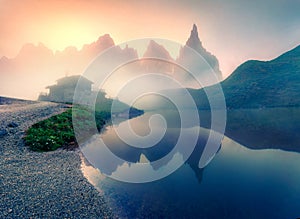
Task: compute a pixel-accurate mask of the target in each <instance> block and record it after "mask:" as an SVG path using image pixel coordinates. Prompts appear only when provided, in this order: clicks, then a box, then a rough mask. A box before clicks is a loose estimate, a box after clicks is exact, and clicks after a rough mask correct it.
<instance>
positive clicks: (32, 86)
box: [0, 25, 221, 99]
mask: <svg viewBox="0 0 300 219" xmlns="http://www.w3.org/2000/svg"><path fill="white" fill-rule="evenodd" d="M114 45H115V43H114V41H113V39H112V38H111V37H110V35H108V34H106V35H103V36H101V37H99V38H98V40H97V41H95V42H92V43H91V44H86V45H84V46H83V47H82V48H81V49H77V48H76V47H73V46H69V47H67V48H65V49H64V50H63V51H56V52H53V51H52V50H50V49H49V48H47V47H46V46H45V45H43V44H42V43H40V44H38V45H34V44H25V45H24V46H23V47H22V48H21V50H20V52H19V53H18V55H17V56H16V57H14V58H7V57H5V56H4V57H2V58H0V76H1V81H0V94H1V95H3V96H10V97H19V98H23V99H36V98H37V97H38V95H39V92H42V91H45V87H46V86H47V85H49V84H54V83H55V81H56V79H57V78H62V77H64V76H70V75H81V74H82V73H83V72H84V71H85V70H86V68H87V67H88V65H89V64H90V63H91V62H92V61H93V60H94V59H95V58H96V57H97V55H98V54H100V53H101V52H103V51H104V50H106V49H108V48H111V47H113V46H114ZM188 47H189V48H191V49H193V51H196V52H198V53H199V54H200V55H201V56H202V57H203V58H205V60H206V62H207V63H209V65H210V67H211V68H212V69H214V71H215V72H216V74H217V77H220V78H221V73H220V71H219V67H218V61H217V59H216V58H215V57H214V56H213V55H211V54H210V53H209V52H207V51H206V50H205V49H204V48H203V46H202V43H201V41H200V39H199V36H198V31H197V27H196V25H194V26H193V30H192V31H191V35H190V37H189V39H188V40H187V43H186V45H185V46H183V47H182V48H181V50H180V53H179V56H178V58H177V59H176V61H178V62H180V63H181V64H183V65H187V66H189V67H191V68H192V69H194V70H195V72H196V74H199V75H201V74H206V72H205V71H203V69H202V67H203V66H201V65H199V62H198V61H199V60H193V59H190V58H191V57H190V56H189V54H188V50H189V49H187V48H188ZM191 49H190V50H191ZM201 56H199V57H200V59H201ZM149 57H150V58H151V57H153V58H157V59H156V60H155V59H152V60H150V59H149ZM158 59H163V60H166V62H165V61H162V60H158ZM122 60H124V61H125V60H126V61H128V60H138V61H137V62H136V63H134V64H128V63H124V66H122V67H121V69H120V70H117V71H119V73H120V74H119V75H117V76H116V77H114V78H113V79H114V81H113V82H112V83H107V87H105V89H107V91H108V94H109V95H114V92H115V91H114V90H113V89H116V88H118V87H120V86H121V85H122V84H121V82H122V81H125V82H126V80H128V77H127V76H128V75H133V74H141V73H161V74H167V75H168V76H170V77H173V78H175V79H176V80H178V81H179V82H180V83H181V85H182V86H183V87H190V88H200V87H201V86H200V85H199V84H197V83H196V84H195V83H192V81H193V80H194V79H193V77H191V76H190V75H189V73H187V72H186V71H183V70H182V69H180V68H177V67H176V65H174V64H172V62H174V59H173V58H172V57H171V55H170V54H169V52H168V50H167V49H166V48H165V47H164V46H163V45H160V44H158V43H157V42H155V41H153V40H151V41H150V42H149V45H148V47H147V49H146V51H145V53H144V55H143V57H139V56H138V53H137V51H136V49H135V48H129V47H128V46H126V47H125V48H123V47H122V48H121V47H119V46H117V47H115V48H114V49H112V50H111V51H110V52H109V57H107V64H108V65H109V64H111V63H114V62H118V61H119V62H120V61H122ZM168 61H169V62H168ZM200 62H201V61H200ZM206 62H203V61H202V64H203V63H204V64H205V63H206ZM126 64H128V65H126ZM206 65H207V64H206ZM207 66H208V65H207ZM207 66H206V68H207ZM205 70H206V69H205ZM95 72H98V71H97V69H95ZM203 72H204V73H203ZM99 74H100V73H99ZM209 77H211V75H209V74H207V78H209ZM89 79H90V80H92V81H93V80H94V78H89ZM153 80H154V84H157V80H156V79H153ZM208 81H209V80H208ZM212 81H213V82H211V81H210V82H208V83H206V84H205V85H211V84H213V83H214V82H215V81H214V80H212ZM146 83H148V84H149V83H152V82H149V81H148V82H146ZM159 83H160V84H165V81H164V80H161V81H160V82H159ZM159 83H158V84H159ZM141 86H143V85H141ZM109 88H112V90H109ZM163 88H166V89H167V88H168V86H164V87H163Z"/></svg>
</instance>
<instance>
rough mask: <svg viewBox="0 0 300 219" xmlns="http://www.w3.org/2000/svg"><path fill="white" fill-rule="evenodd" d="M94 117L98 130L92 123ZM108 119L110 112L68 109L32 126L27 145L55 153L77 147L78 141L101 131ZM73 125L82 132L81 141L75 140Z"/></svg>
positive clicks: (79, 108) (77, 108)
mask: <svg viewBox="0 0 300 219" xmlns="http://www.w3.org/2000/svg"><path fill="white" fill-rule="evenodd" d="M72 113H73V117H74V118H76V119H75V120H74V121H75V123H74V124H73V122H72ZM93 117H94V118H95V121H96V127H97V129H95V125H94V124H93V122H91V121H93V120H92V118H93ZM108 119H110V113H109V112H104V111H102V112H99V111H97V112H96V113H94V112H92V111H91V110H89V109H88V108H83V107H75V108H73V110H72V109H68V110H67V111H65V112H63V113H61V114H59V115H55V116H52V117H50V118H48V119H46V120H43V121H40V122H38V123H36V124H34V125H33V126H31V127H30V128H29V129H28V130H27V132H26V136H25V138H24V140H25V144H26V145H27V146H29V147H30V149H32V150H34V151H41V152H42V151H53V150H56V149H57V148H59V147H62V146H67V145H70V144H73V145H74V144H76V145H77V141H76V140H79V141H83V140H85V139H87V138H89V137H91V135H93V134H95V133H96V132H97V131H100V130H101V128H102V127H103V126H104V124H105V123H106V121H107V120H108ZM73 125H74V126H76V130H81V132H80V139H76V138H75V132H74V128H73Z"/></svg>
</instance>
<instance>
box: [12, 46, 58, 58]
mask: <svg viewBox="0 0 300 219" xmlns="http://www.w3.org/2000/svg"><path fill="white" fill-rule="evenodd" d="M29 56H36V57H41V56H53V51H52V50H50V49H49V48H47V47H46V46H45V45H44V44H43V43H39V44H38V45H37V46H36V45H34V44H32V43H27V44H25V45H24V46H23V47H22V48H21V50H20V52H19V54H18V55H17V57H19V58H20V57H21V58H27V57H29Z"/></svg>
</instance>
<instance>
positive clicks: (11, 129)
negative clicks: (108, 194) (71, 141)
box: [0, 97, 114, 218]
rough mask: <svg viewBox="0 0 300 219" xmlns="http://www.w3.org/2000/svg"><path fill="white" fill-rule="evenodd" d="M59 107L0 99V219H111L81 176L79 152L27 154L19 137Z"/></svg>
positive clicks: (108, 212)
mask: <svg viewBox="0 0 300 219" xmlns="http://www.w3.org/2000/svg"><path fill="white" fill-rule="evenodd" d="M64 110H66V107H65V106H64V105H61V104H55V103H48V102H34V101H23V100H14V99H9V98H3V97H2V98H0V218H113V217H114V216H113V214H112V211H111V209H110V208H109V206H108V205H107V203H106V201H105V197H103V195H101V194H100V193H99V192H98V191H97V190H96V189H95V188H94V187H93V186H92V185H91V184H90V183H89V182H88V181H87V179H86V178H85V177H84V176H83V173H82V171H81V158H80V151H78V150H72V151H69V150H64V149H58V150H56V151H53V152H44V153H40V152H33V151H31V150H29V148H28V147H26V146H25V144H24V141H23V137H24V134H25V131H26V130H27V129H28V128H29V127H30V126H31V125H33V124H34V123H36V122H38V121H41V120H44V119H46V118H48V117H50V116H53V115H55V114H58V113H61V112H63V111H64Z"/></svg>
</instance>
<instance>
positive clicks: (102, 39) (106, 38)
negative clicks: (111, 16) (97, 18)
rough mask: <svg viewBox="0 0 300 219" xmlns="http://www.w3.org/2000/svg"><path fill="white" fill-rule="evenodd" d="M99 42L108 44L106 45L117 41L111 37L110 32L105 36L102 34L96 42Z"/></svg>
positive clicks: (112, 44)
mask: <svg viewBox="0 0 300 219" xmlns="http://www.w3.org/2000/svg"><path fill="white" fill-rule="evenodd" d="M96 43H97V44H101V45H106V46H114V45H115V42H114V40H113V39H112V38H111V36H110V35H109V34H105V35H103V36H100V37H99V38H98V40H97V42H96Z"/></svg>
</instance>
